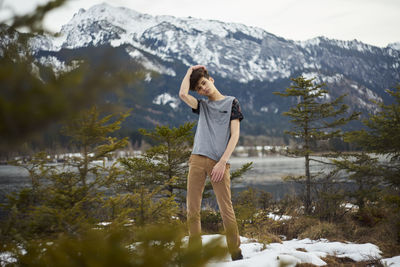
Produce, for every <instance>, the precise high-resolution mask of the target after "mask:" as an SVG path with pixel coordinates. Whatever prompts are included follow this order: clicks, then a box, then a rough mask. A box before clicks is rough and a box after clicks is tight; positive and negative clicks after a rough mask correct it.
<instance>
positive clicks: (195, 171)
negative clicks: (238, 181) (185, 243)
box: [186, 155, 207, 247]
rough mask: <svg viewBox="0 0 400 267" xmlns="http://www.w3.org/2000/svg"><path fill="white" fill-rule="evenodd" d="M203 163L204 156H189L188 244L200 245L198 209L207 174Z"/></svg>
mask: <svg viewBox="0 0 400 267" xmlns="http://www.w3.org/2000/svg"><path fill="white" fill-rule="evenodd" d="M205 164H206V157H204V156H199V155H191V156H190V159H189V174H188V180H187V195H186V209H187V224H188V228H189V246H196V247H200V246H201V221H200V209H201V199H202V195H203V190H204V184H205V180H206V176H207V173H206V171H205Z"/></svg>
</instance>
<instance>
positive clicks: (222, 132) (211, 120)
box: [192, 96, 235, 161]
mask: <svg viewBox="0 0 400 267" xmlns="http://www.w3.org/2000/svg"><path fill="white" fill-rule="evenodd" d="M234 99H235V98H234V97H233V96H225V98H224V99H221V100H217V101H210V100H208V99H207V100H203V99H198V101H199V109H200V110H199V111H200V112H199V121H198V123H197V130H196V134H195V136H194V145H193V151H192V154H197V155H203V156H206V157H209V158H210V159H213V160H215V161H219V160H220V158H221V157H222V155H223V154H224V152H225V149H226V146H227V145H228V142H229V138H230V135H231V128H230V118H231V112H232V102H233V100H234Z"/></svg>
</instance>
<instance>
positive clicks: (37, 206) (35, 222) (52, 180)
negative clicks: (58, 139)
mask: <svg viewBox="0 0 400 267" xmlns="http://www.w3.org/2000/svg"><path fill="white" fill-rule="evenodd" d="M127 116H128V113H123V114H119V115H118V116H117V115H109V116H104V117H102V118H99V112H98V111H97V109H96V108H92V109H90V110H89V111H86V112H85V113H83V114H81V116H78V117H76V118H75V120H73V121H71V122H70V123H69V124H68V126H66V127H65V129H64V133H66V134H68V136H70V137H71V141H72V143H74V144H75V145H76V146H77V147H78V148H79V149H81V153H80V155H77V156H74V157H70V158H66V159H65V162H64V164H63V165H62V166H60V165H54V164H52V165H49V158H50V157H49V155H47V154H44V153H39V154H38V155H36V156H35V157H33V158H32V159H31V160H30V161H28V162H25V163H18V165H19V166H21V165H22V166H25V167H26V168H27V169H29V170H30V177H31V179H32V188H26V189H23V190H21V191H20V192H18V193H13V194H11V195H10V196H9V201H8V203H7V205H6V206H5V208H6V210H7V211H8V212H9V213H10V216H9V218H8V220H7V222H5V223H4V225H3V227H4V228H3V227H2V228H3V231H2V233H7V234H10V235H20V236H23V237H25V238H31V237H33V236H43V235H48V234H53V233H59V232H67V233H76V232H79V231H81V230H82V229H85V227H86V225H90V224H93V223H95V222H97V221H98V220H99V219H100V218H102V216H104V215H103V211H102V206H103V204H104V198H105V197H104V189H106V188H107V187H110V186H111V185H112V184H113V183H115V180H116V179H117V177H118V176H119V175H120V174H121V172H120V170H119V168H118V167H117V162H114V163H108V164H107V162H108V160H107V159H108V158H112V157H113V153H114V152H115V151H116V150H118V149H121V148H123V147H125V146H126V144H127V142H128V141H127V138H123V139H117V138H115V137H111V136H110V135H111V134H112V133H113V132H115V131H116V130H118V129H119V128H120V124H121V123H122V121H123V120H124V119H125V118H126V117H127ZM111 120H114V121H112V122H110V121H111ZM32 200H34V201H32ZM4 229H5V230H6V231H4Z"/></svg>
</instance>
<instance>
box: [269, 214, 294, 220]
mask: <svg viewBox="0 0 400 267" xmlns="http://www.w3.org/2000/svg"><path fill="white" fill-rule="evenodd" d="M268 218H270V219H272V220H274V221H285V220H290V219H291V218H292V216H288V215H277V214H274V213H269V214H268Z"/></svg>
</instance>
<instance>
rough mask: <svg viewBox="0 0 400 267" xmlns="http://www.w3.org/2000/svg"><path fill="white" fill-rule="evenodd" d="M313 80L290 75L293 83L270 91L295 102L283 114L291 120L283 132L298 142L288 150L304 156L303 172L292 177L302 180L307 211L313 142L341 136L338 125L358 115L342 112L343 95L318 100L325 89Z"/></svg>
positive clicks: (308, 211) (311, 177)
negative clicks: (278, 90)
mask: <svg viewBox="0 0 400 267" xmlns="http://www.w3.org/2000/svg"><path fill="white" fill-rule="evenodd" d="M313 80H314V79H305V78H304V77H302V76H300V77H297V78H294V79H292V81H293V82H294V84H292V85H291V86H290V87H289V88H287V89H286V90H285V92H284V93H280V92H275V93H274V94H276V95H279V96H283V97H293V98H295V99H296V100H297V102H298V103H297V104H296V105H295V106H293V107H291V108H290V109H289V111H287V112H284V113H283V115H285V116H289V117H290V118H291V122H292V123H293V124H294V127H293V129H292V130H291V131H285V133H287V134H289V135H291V136H292V137H294V138H295V139H297V140H298V141H299V143H300V145H301V146H302V147H301V148H298V149H294V150H292V151H291V152H292V153H293V154H294V155H295V156H302V157H304V159H305V175H304V176H300V177H296V180H297V181H305V186H306V194H305V199H304V206H305V211H306V213H307V214H310V213H311V208H312V197H311V187H312V185H313V183H314V180H315V176H314V175H313V174H312V173H311V171H310V161H312V160H314V161H316V159H313V158H311V156H312V153H313V152H314V151H315V150H316V145H317V144H318V142H319V141H324V140H329V139H331V138H335V137H339V136H341V135H342V131H341V130H340V129H338V127H340V126H343V125H345V124H346V123H348V122H349V121H350V120H354V119H356V118H357V117H358V115H359V114H358V113H353V114H351V115H349V116H347V117H346V116H345V115H346V113H347V110H348V106H347V105H345V104H342V101H343V98H344V96H345V95H342V96H339V97H338V98H336V99H334V100H332V101H330V102H322V101H321V99H322V98H323V97H324V96H325V95H327V94H328V91H327V90H326V89H323V87H324V86H325V84H323V83H322V84H314V83H313Z"/></svg>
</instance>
